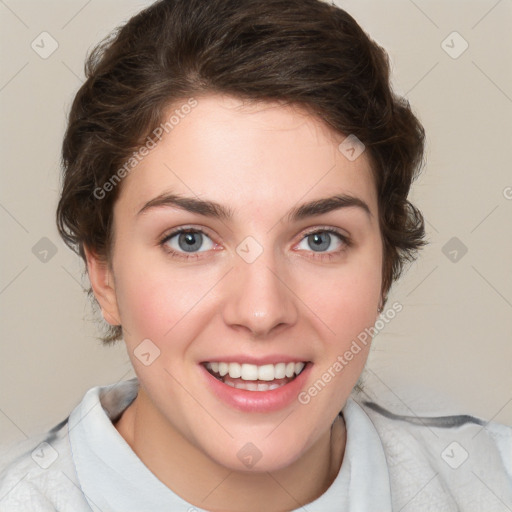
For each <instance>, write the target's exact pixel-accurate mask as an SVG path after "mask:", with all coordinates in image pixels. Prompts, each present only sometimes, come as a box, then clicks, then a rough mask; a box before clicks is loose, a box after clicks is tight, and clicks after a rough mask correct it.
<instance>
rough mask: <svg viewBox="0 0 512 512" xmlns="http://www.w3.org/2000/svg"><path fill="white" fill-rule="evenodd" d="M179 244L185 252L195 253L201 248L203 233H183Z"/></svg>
mask: <svg viewBox="0 0 512 512" xmlns="http://www.w3.org/2000/svg"><path fill="white" fill-rule="evenodd" d="M182 242H184V243H183V244H182ZM178 243H179V246H180V248H181V249H183V250H184V251H187V252H193V251H195V250H197V249H199V248H200V247H201V243H202V235H201V233H182V234H181V235H180V237H179V240H178Z"/></svg>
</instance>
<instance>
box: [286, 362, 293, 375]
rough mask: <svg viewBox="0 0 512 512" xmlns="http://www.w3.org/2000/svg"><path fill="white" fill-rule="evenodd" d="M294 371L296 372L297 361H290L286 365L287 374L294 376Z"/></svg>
mask: <svg viewBox="0 0 512 512" xmlns="http://www.w3.org/2000/svg"><path fill="white" fill-rule="evenodd" d="M294 373H295V363H288V364H287V365H286V376H287V377H293V374H294Z"/></svg>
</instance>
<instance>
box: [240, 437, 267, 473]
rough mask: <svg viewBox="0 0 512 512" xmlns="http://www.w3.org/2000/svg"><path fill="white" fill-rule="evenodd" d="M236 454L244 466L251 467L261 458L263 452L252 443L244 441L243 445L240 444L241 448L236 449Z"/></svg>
mask: <svg viewBox="0 0 512 512" xmlns="http://www.w3.org/2000/svg"><path fill="white" fill-rule="evenodd" d="M236 456H237V457H238V458H239V459H240V461H241V462H242V464H244V466H247V467H248V468H249V469H252V468H253V467H254V465H255V464H256V463H257V462H258V461H259V460H260V459H261V457H262V456H263V454H262V453H261V451H260V450H259V449H258V447H257V446H256V445H254V444H253V443H246V444H245V445H244V446H242V448H240V450H238V453H237V454H236Z"/></svg>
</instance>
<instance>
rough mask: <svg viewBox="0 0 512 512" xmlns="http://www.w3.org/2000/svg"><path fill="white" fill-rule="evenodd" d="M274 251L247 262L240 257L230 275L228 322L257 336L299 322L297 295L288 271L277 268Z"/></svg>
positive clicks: (227, 306)
mask: <svg viewBox="0 0 512 512" xmlns="http://www.w3.org/2000/svg"><path fill="white" fill-rule="evenodd" d="M271 253H272V251H270V250H269V251H264V252H263V254H261V255H260V256H259V258H258V259H257V260H256V261H254V262H252V263H247V262H246V261H244V260H243V259H242V258H239V259H238V260H237V262H236V264H235V268H234V269H233V271H232V272H230V275H229V283H228V289H227V290H226V302H225V305H224V309H223V317H224V322H225V323H226V324H227V325H229V326H230V327H231V328H233V329H236V330H239V331H246V332H248V333H249V334H250V335H251V336H252V337H254V338H267V337H270V336H271V335H272V334H274V332H277V331H278V330H284V329H285V328H286V327H290V326H292V325H294V324H295V323H296V322H297V318H298V307H297V301H298V299H297V297H296V295H295V294H294V293H293V283H292V282H291V278H290V277H289V276H288V273H287V272H285V270H284V267H283V265H284V263H281V266H280V268H277V267H276V264H275V259H274V258H273V255H272V254H271Z"/></svg>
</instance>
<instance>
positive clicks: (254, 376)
mask: <svg viewBox="0 0 512 512" xmlns="http://www.w3.org/2000/svg"><path fill="white" fill-rule="evenodd" d="M240 377H242V379H243V380H258V367H257V366H256V365H255V364H246V363H244V364H243V365H242V372H241V375H240Z"/></svg>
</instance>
